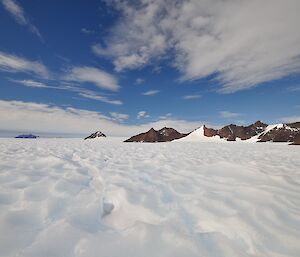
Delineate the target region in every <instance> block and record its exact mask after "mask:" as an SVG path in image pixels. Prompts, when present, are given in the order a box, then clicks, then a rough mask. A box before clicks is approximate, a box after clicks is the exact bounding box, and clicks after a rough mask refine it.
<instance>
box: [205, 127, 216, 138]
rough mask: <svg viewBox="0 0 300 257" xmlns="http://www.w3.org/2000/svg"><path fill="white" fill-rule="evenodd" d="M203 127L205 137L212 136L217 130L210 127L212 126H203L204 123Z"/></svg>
mask: <svg viewBox="0 0 300 257" xmlns="http://www.w3.org/2000/svg"><path fill="white" fill-rule="evenodd" d="M203 129H204V136H206V137H213V136H216V135H217V134H218V130H216V129H212V128H207V127H205V125H204V126H203Z"/></svg>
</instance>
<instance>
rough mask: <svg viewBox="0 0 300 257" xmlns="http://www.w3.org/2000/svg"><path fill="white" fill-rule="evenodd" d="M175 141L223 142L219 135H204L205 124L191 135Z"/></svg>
mask: <svg viewBox="0 0 300 257" xmlns="http://www.w3.org/2000/svg"><path fill="white" fill-rule="evenodd" d="M173 142H223V140H220V137H219V136H213V137H206V136H204V126H201V127H200V128H197V129H195V130H194V131H192V132H191V133H190V134H189V135H187V136H185V137H183V138H180V139H177V140H174V141H173Z"/></svg>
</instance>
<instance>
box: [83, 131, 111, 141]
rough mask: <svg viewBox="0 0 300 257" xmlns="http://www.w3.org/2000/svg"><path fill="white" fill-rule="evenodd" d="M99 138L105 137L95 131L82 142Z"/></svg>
mask: <svg viewBox="0 0 300 257" xmlns="http://www.w3.org/2000/svg"><path fill="white" fill-rule="evenodd" d="M101 137H106V135H104V133H102V132H101V131H96V132H95V133H92V134H91V135H89V136H88V137H86V138H85V139H84V140H86V139H93V138H101Z"/></svg>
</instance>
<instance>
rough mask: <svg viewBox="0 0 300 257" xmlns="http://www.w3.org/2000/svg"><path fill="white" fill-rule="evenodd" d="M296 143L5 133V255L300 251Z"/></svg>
mask: <svg viewBox="0 0 300 257" xmlns="http://www.w3.org/2000/svg"><path fill="white" fill-rule="evenodd" d="M299 167H300V147H297V146H289V145H287V144H280V143H266V144H263V143H253V144H244V143H239V142H230V143H229V142H227V143H218V142H185V143H181V142H172V143H156V144H146V143H122V142H117V141H110V140H103V141H101V140H95V141H94V140H90V141H84V140H80V139H37V140H26V139H25V140H24V139H21V140H18V139H1V140H0V256H3V257H4V256H5V257H9V256H24V257H25V256H26V257H42V256H46V257H52V256H53V257H54V256H56V257H57V256H60V257H69V256H72V257H79V256H80V257H83V256H84V257H99V256H101V257H119V256H120V257H121V256H130V257H157V256H161V257H168V256H170V257H171V256H172V257H193V256H197V257H199V256H215V257H221V256H228V257H234V256H239V257H242V256H257V257H258V256H259V257H261V256H272V257H277V256H278V257H279V256H281V257H283V256H293V257H296V256H299V253H300V207H299V206H300V168H299Z"/></svg>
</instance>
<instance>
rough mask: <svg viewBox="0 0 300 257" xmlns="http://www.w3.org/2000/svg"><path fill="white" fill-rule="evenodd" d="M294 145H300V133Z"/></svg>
mask: <svg viewBox="0 0 300 257" xmlns="http://www.w3.org/2000/svg"><path fill="white" fill-rule="evenodd" d="M292 145H300V132H299V134H297V135H296V136H295V138H294V141H293V143H292Z"/></svg>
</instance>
